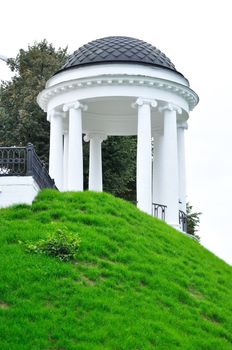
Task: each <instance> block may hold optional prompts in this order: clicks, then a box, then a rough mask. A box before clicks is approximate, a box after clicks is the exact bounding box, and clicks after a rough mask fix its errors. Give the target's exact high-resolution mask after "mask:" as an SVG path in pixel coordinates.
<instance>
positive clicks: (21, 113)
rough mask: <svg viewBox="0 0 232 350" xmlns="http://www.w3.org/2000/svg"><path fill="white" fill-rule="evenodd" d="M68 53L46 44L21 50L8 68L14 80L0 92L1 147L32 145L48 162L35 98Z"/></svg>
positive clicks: (44, 122) (46, 141) (46, 125)
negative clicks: (29, 143) (13, 74)
mask: <svg viewBox="0 0 232 350" xmlns="http://www.w3.org/2000/svg"><path fill="white" fill-rule="evenodd" d="M66 57H67V49H61V48H59V49H58V50H55V48H54V47H53V46H52V44H48V43H47V41H46V40H43V41H41V42H40V43H35V44H34V45H33V46H29V47H28V50H22V49H21V50H20V52H19V54H18V55H17V57H16V58H15V59H10V60H9V61H8V65H9V67H10V69H11V71H12V72H14V73H15V76H14V77H13V78H12V80H11V81H5V82H3V83H2V85H1V88H0V145H1V146H6V145H7V146H13V145H15V146H24V145H26V144H27V143H28V142H31V143H33V144H34V146H35V148H36V151H37V153H38V154H39V156H40V157H41V158H42V159H43V160H45V161H46V162H47V161H48V149H49V123H48V122H47V120H46V114H45V113H44V112H43V111H42V110H41V109H40V107H39V106H38V105H37V102H36V97H37V95H38V93H39V92H40V91H41V90H43V89H44V87H45V83H46V81H47V80H48V79H49V78H50V77H51V76H52V75H53V74H54V72H55V71H56V70H57V69H58V68H59V67H60V66H61V65H62V64H63V62H64V60H65V59H66Z"/></svg>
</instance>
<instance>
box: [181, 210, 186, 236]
mask: <svg viewBox="0 0 232 350" xmlns="http://www.w3.org/2000/svg"><path fill="white" fill-rule="evenodd" d="M179 225H180V228H181V230H182V231H184V232H186V233H187V228H188V225H187V215H186V214H185V212H184V211H182V210H179Z"/></svg>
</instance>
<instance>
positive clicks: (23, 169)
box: [0, 143, 56, 189]
mask: <svg viewBox="0 0 232 350" xmlns="http://www.w3.org/2000/svg"><path fill="white" fill-rule="evenodd" d="M0 176H32V177H33V178H34V180H35V181H36V182H37V184H38V186H39V187H40V188H41V189H42V188H56V186H55V183H54V180H53V179H51V177H50V175H49V174H48V171H47V169H46V167H45V163H43V162H42V161H41V160H40V159H39V157H38V156H37V154H36V152H35V149H34V146H33V145H32V144H30V143H29V144H28V145H27V146H26V147H0Z"/></svg>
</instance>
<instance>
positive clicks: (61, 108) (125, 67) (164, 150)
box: [37, 63, 198, 228]
mask: <svg viewBox="0 0 232 350" xmlns="http://www.w3.org/2000/svg"><path fill="white" fill-rule="evenodd" d="M37 101H38V104H39V105H40V107H41V108H42V109H43V110H44V111H45V112H47V118H48V120H49V121H50V123H51V142H50V175H51V177H52V178H54V179H55V183H56V186H57V187H58V189H59V190H62V191H82V190H83V150H82V138H83V135H86V136H85V141H89V143H90V176H89V189H91V190H95V191H102V189H104V179H102V156H101V144H102V141H103V140H104V139H106V137H107V136H110V135H113V136H117V135H118V136H123V135H124V136H128V135H137V140H138V142H137V205H138V207H139V208H140V209H141V210H143V211H144V212H146V213H148V214H151V213H152V203H159V204H163V205H165V206H167V209H166V221H167V222H168V223H169V224H170V225H172V226H174V227H175V228H179V227H180V226H179V210H183V211H184V212H185V211H186V192H185V191H186V189H185V156H184V132H185V129H186V126H187V120H188V118H189V112H190V111H191V110H192V109H193V108H194V107H195V106H196V104H197V103H198V96H197V95H196V93H195V92H194V91H193V90H191V89H190V87H189V83H188V81H187V79H185V78H184V77H183V76H181V75H180V74H178V73H177V72H175V71H171V70H168V69H162V68H158V67H152V66H146V65H140V64H129V63H128V64H127V63H114V64H104V63H102V64H92V65H90V66H83V67H77V68H75V67H73V68H72V69H69V70H66V71H62V72H60V73H58V74H56V75H54V76H53V77H52V78H51V79H49V81H48V82H47V84H46V88H45V89H44V90H43V91H42V92H41V93H40V94H39V96H38V99H37ZM152 142H153V144H154V150H153V154H152Z"/></svg>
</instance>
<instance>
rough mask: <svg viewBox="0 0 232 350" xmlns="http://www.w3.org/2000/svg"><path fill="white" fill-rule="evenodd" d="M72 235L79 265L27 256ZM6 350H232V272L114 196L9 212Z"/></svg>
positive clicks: (2, 282)
mask: <svg viewBox="0 0 232 350" xmlns="http://www.w3.org/2000/svg"><path fill="white" fill-rule="evenodd" d="M64 227H65V228H67V229H68V230H69V231H70V232H74V233H78V234H79V236H80V238H81V246H80V251H79V257H78V260H77V261H76V262H61V261H59V260H58V259H56V258H53V257H48V256H45V255H39V254H31V253H27V252H26V251H25V250H24V249H23V247H22V245H20V244H19V243H18V241H19V240H20V241H27V240H30V241H32V242H36V241H37V240H38V239H43V238H44V237H46V236H47V235H48V234H49V233H51V232H54V231H55V230H57V229H58V228H59V229H62V228H64ZM0 349H1V350H18V349H20V350H27V349H28V350H40V349H41V350H103V349H104V350H124V349H125V350H150V349H159V350H161V349H171V350H175V349H187V350H191V349H194V350H195V349H197V350H199V349H205V350H206V349H207V350H227V349H228V350H229V349H230V350H231V349H232V268H231V267H230V266H228V265H227V264H226V263H224V262H223V261H221V260H220V259H218V258H217V257H215V256H214V255H213V254H212V253H210V252H209V251H207V250H206V249H204V248H203V247H202V246H201V245H200V244H199V243H197V242H195V241H193V240H192V239H190V238H188V237H186V236H184V235H183V234H181V233H178V232H176V231H175V230H174V229H172V228H170V227H169V226H168V225H166V224H165V223H163V222H161V221H159V220H157V219H154V218H152V217H149V216H148V215H146V214H143V213H141V212H140V211H139V210H137V209H136V208H135V207H134V206H133V205H131V204H129V203H127V202H125V201H123V200H120V199H116V198H114V197H112V196H111V195H108V194H106V193H102V194H97V193H91V192H84V193H58V192H56V191H51V190H50V191H49V190H46V191H43V192H41V193H40V194H39V196H38V197H37V199H36V200H35V202H34V203H33V205H32V206H26V205H20V206H14V207H12V208H8V209H1V210H0Z"/></svg>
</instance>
